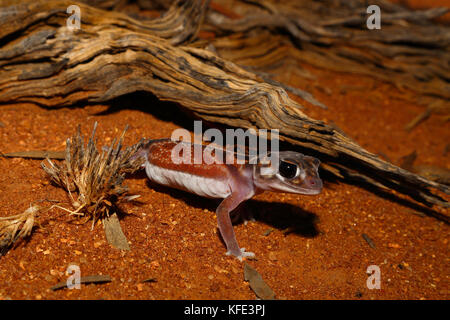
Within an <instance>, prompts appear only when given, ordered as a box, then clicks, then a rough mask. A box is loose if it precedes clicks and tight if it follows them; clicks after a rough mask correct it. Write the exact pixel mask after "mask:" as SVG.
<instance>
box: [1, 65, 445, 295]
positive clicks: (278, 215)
mask: <svg viewBox="0 0 450 320" xmlns="http://www.w3.org/2000/svg"><path fill="white" fill-rule="evenodd" d="M303 67H304V68H305V69H307V70H308V71H309V72H311V73H312V74H314V75H315V76H316V77H317V82H316V83H320V85H321V86H323V87H325V86H326V87H327V88H328V89H329V90H324V89H322V88H321V87H320V86H317V85H315V84H314V83H308V82H306V81H305V80H303V79H299V78H295V75H294V76H292V77H291V78H290V79H288V80H289V83H290V85H292V86H298V87H300V88H305V89H307V90H310V91H311V92H312V93H313V94H314V95H315V96H316V97H317V99H319V100H320V101H322V102H323V103H325V104H326V105H327V106H328V107H329V110H322V109H319V108H317V107H307V109H305V112H306V113H307V114H308V115H310V116H312V117H313V118H319V119H323V120H324V121H326V122H328V123H330V122H331V121H332V122H334V123H335V124H336V125H337V126H339V127H340V128H341V129H343V130H344V131H345V132H346V133H347V134H349V135H350V136H351V137H352V138H354V139H355V140H356V141H357V142H358V143H359V144H360V145H362V146H363V147H364V148H366V149H367V150H369V151H371V152H373V153H376V154H379V155H380V156H381V157H383V158H385V159H388V160H389V161H391V162H393V163H395V164H399V163H400V159H401V157H403V156H405V155H407V154H410V153H411V152H412V151H414V150H416V152H417V155H418V160H417V163H418V164H431V165H436V166H440V167H446V168H447V169H450V161H449V155H450V151H449V150H448V149H449V147H448V143H449V141H450V129H449V125H448V122H444V120H443V118H442V116H440V115H433V116H431V117H430V119H428V120H427V121H425V122H424V123H422V124H420V125H419V126H418V127H417V128H415V129H414V130H412V131H411V132H407V131H405V130H404V129H403V128H404V126H405V125H406V124H407V123H408V122H409V121H410V120H411V119H413V118H414V117H415V116H416V115H417V114H419V113H420V112H422V111H423V110H424V108H423V107H421V106H419V105H414V104H411V103H409V102H406V101H404V100H401V99H399V98H398V96H399V95H398V90H397V89H396V88H394V87H393V86H391V85H389V84H386V83H382V82H380V81H377V80H374V79H371V78H368V77H363V76H357V75H348V74H338V73H331V72H328V71H324V70H320V69H316V68H312V67H309V66H303ZM402 94H403V95H405V94H410V95H412V94H413V93H411V92H403V93H402ZM292 97H293V98H295V97H294V96H292ZM298 101H299V102H300V100H298ZM0 110H1V112H0V122H1V124H2V125H0V137H1V138H0V151H1V152H4V153H6V152H13V151H22V150H63V149H64V146H65V140H66V139H67V138H68V137H70V136H72V134H73V133H74V131H75V128H76V126H77V125H78V124H81V128H82V132H83V133H84V134H85V135H88V134H89V133H90V131H91V129H92V127H93V124H94V122H98V123H99V127H98V130H97V136H98V140H99V146H101V145H105V144H107V143H109V142H111V139H112V138H113V137H115V136H117V135H118V134H119V133H120V132H121V131H122V130H123V128H124V127H125V125H126V124H128V125H129V126H130V128H129V130H128V133H127V135H126V143H127V144H131V143H135V142H137V141H138V140H139V139H140V138H141V137H152V138H162V137H170V135H171V133H172V131H173V130H174V129H177V128H180V127H185V128H191V127H192V125H193V122H192V119H189V118H187V117H186V115H184V114H183V113H181V112H180V111H179V110H178V109H177V106H176V105H174V104H171V103H165V102H158V101H157V100H156V99H155V98H153V97H152V96H151V95H148V94H140V93H138V94H134V95H128V96H126V97H123V98H121V99H118V100H115V101H113V102H112V103H111V104H109V105H82V106H78V107H72V108H60V109H51V110H50V109H45V108H42V107H38V106H35V105H30V104H21V105H4V106H1V107H0ZM40 163H41V161H40V160H28V159H6V158H0V191H1V192H0V216H7V215H12V214H17V213H20V212H23V211H24V210H25V209H27V208H28V206H29V205H30V203H33V202H35V201H37V200H42V199H52V200H59V201H61V202H62V203H65V204H66V205H67V207H69V200H68V195H67V194H66V192H65V191H64V190H62V189H60V188H58V187H56V186H54V185H52V184H50V183H49V180H48V178H47V177H46V174H45V172H44V171H43V170H42V169H41V167H40ZM125 184H126V185H128V186H129V188H130V192H131V193H132V194H140V195H141V198H139V201H138V202H134V203H126V204H123V205H121V209H122V210H123V211H124V212H126V213H127V214H126V215H124V216H123V217H122V218H121V225H122V228H123V231H124V233H125V235H126V237H127V238H128V240H129V242H130V246H131V251H129V252H122V251H120V250H117V249H114V248H112V247H110V245H109V244H108V243H107V242H106V239H105V235H104V231H103V227H102V226H101V225H96V226H95V227H94V229H93V230H91V224H90V223H87V224H84V225H76V224H73V223H71V220H70V218H69V217H68V215H67V214H66V213H64V212H63V211H62V210H58V209H55V210H52V211H50V212H48V213H45V214H43V217H42V218H43V220H44V221H45V222H44V223H43V225H42V227H41V228H37V229H36V230H35V231H34V233H33V235H32V237H30V238H29V239H28V240H27V241H24V242H21V243H20V244H19V245H18V246H17V247H16V248H13V249H12V250H10V251H9V252H8V253H7V254H6V255H5V256H3V257H1V258H0V283H1V286H0V299H67V298H69V299H255V294H254V293H253V292H252V290H251V289H250V288H249V285H248V283H247V282H245V281H244V279H243V264H242V263H241V262H239V261H238V260H237V259H234V258H232V257H228V256H226V255H225V247H224V245H223V243H222V241H221V239H220V236H219V235H218V231H217V224H216V217H215V209H216V207H217V204H218V201H215V200H206V199H203V198H200V197H197V196H195V195H191V194H189V193H185V192H181V191H177V190H172V189H169V188H165V187H161V186H157V185H154V184H152V183H150V182H148V179H146V177H145V175H144V174H142V173H138V174H135V175H132V176H130V177H128V179H127V180H126V182H125ZM244 210H248V211H251V212H253V213H254V214H255V218H256V221H255V222H250V223H248V224H247V225H244V224H242V223H240V224H238V225H236V226H235V231H236V234H237V238H238V241H239V243H240V245H241V246H242V247H245V248H248V249H249V250H251V251H253V252H255V253H256V256H257V260H251V261H247V262H248V263H249V264H250V265H251V266H253V267H254V268H255V269H256V270H257V271H258V272H259V273H260V274H261V276H262V277H263V279H264V280H265V281H266V283H267V284H268V285H269V286H270V287H271V288H272V289H273V290H274V291H275V293H276V297H277V298H278V299H449V297H450V295H449V291H448V290H449V275H450V272H449V271H450V270H449V265H450V264H449V243H448V241H449V231H450V229H449V226H448V225H446V224H445V223H443V222H441V221H439V220H437V219H435V218H433V217H429V216H424V215H423V214H422V213H421V212H419V211H417V210H416V209H415V208H412V207H411V206H408V205H405V203H399V202H398V201H394V200H393V199H387V198H385V197H381V196H380V195H377V194H374V193H373V192H371V191H370V190H366V189H363V188H361V187H359V186H357V185H349V184H344V183H342V182H337V181H330V180H325V186H324V190H323V192H322V193H321V194H320V195H317V196H299V195H292V194H284V193H278V194H275V193H264V194H262V195H259V196H257V197H256V198H254V199H253V200H251V201H248V202H247V204H246V206H245V208H244ZM439 212H440V213H444V214H447V215H448V214H449V212H448V211H447V212H446V211H443V210H440V211H439ZM362 234H366V235H367V236H369V237H370V239H372V241H373V243H374V244H375V248H372V247H370V246H369V244H368V243H367V242H366V240H364V239H363V237H362ZM71 263H75V264H77V265H78V266H79V267H80V270H81V275H82V276H87V275H97V274H103V275H109V276H111V278H112V281H111V282H110V283H107V284H101V285H100V284H99V285H92V284H91V285H82V287H81V289H80V290H67V289H63V290H59V291H52V290H50V287H52V286H53V285H55V284H57V283H58V282H60V281H64V280H65V279H67V275H65V271H66V269H67V267H68V266H69V264H71ZM371 265H376V266H378V267H379V269H380V271H381V275H380V283H381V288H380V289H372V290H370V289H369V288H368V287H367V279H368V275H367V273H366V272H367V268H368V267H369V266H371ZM150 278H151V279H154V281H152V282H145V283H143V282H142V281H143V280H145V279H150Z"/></svg>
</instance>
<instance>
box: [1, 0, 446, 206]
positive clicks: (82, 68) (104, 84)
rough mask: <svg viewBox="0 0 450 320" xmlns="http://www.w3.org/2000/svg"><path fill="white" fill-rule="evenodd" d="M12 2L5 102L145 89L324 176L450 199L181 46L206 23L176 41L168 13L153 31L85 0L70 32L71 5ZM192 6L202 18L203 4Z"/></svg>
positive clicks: (47, 101) (249, 78)
mask: <svg viewBox="0 0 450 320" xmlns="http://www.w3.org/2000/svg"><path fill="white" fill-rule="evenodd" d="M14 3H15V2H14V1H12V0H1V1H0V10H1V11H3V12H5V11H4V10H9V12H10V11H11V10H13V9H16V10H17V11H16V13H15V14H14V15H11V14H6V15H1V16H0V68H1V73H2V77H0V103H12V102H34V103H37V104H40V105H44V106H47V107H56V106H70V105H73V104H75V103H79V102H83V101H90V102H104V101H108V100H111V99H113V98H116V97H118V96H122V95H124V94H127V93H130V92H135V91H147V92H151V93H153V94H155V95H156V96H157V97H158V98H159V99H161V100H168V101H173V102H177V103H179V105H180V106H181V107H182V108H185V109H187V110H190V111H191V112H192V113H193V114H194V115H195V116H197V117H198V118H200V119H204V120H207V121H211V122H215V123H221V124H225V125H229V126H235V127H244V128H255V129H258V128H274V129H279V130H280V139H282V140H284V141H287V142H289V143H291V144H293V145H297V146H300V147H302V148H303V149H304V150H306V152H308V150H309V151H310V152H313V153H314V154H316V155H317V156H319V157H320V158H321V159H323V160H324V162H325V164H324V166H323V168H324V170H327V171H329V172H331V173H333V174H334V175H336V176H339V177H341V178H344V179H359V180H362V181H364V182H365V183H367V184H369V185H372V186H375V187H383V188H385V189H391V190H396V191H398V192H400V193H403V194H407V195H409V196H411V197H412V198H414V199H415V200H417V201H420V202H422V203H425V204H428V205H431V204H436V205H438V206H442V207H449V203H448V202H447V201H445V200H444V199H442V198H441V197H440V196H439V195H438V194H436V193H435V192H434V191H433V192H432V190H433V189H437V190H439V191H441V192H444V193H446V194H450V187H449V186H446V185H442V184H439V183H436V182H433V181H430V180H428V179H425V178H423V177H421V176H418V175H416V174H414V173H411V172H408V171H406V170H403V169H401V168H399V167H396V166H394V165H392V164H390V163H388V162H386V161H383V160H381V159H380V158H378V157H377V156H375V155H374V154H371V153H369V152H367V151H366V150H364V149H363V148H361V147H360V146H359V145H357V144H356V143H355V142H354V141H352V140H351V139H350V138H349V137H347V136H346V135H345V134H343V133H342V132H341V131H340V130H337V129H335V128H333V127H331V126H328V125H326V124H324V123H323V122H322V121H318V120H314V119H311V118H310V117H308V116H307V115H306V114H304V113H303V112H302V111H301V110H300V108H301V106H300V105H299V104H297V103H296V102H294V101H293V100H291V99H290V98H289V97H288V95H287V94H286V92H285V91H284V90H283V89H282V88H280V87H277V86H274V85H271V84H268V83H266V82H264V80H263V79H262V78H261V77H260V76H258V75H257V74H255V73H253V72H251V71H248V70H245V69H244V68H242V67H240V66H238V65H236V64H234V63H232V62H230V61H228V60H225V59H223V58H221V57H219V56H217V55H216V54H214V53H213V52H212V51H210V50H205V49H201V48H197V47H195V46H187V45H183V46H181V45H177V46H175V45H174V44H179V43H180V42H181V41H184V40H188V39H190V38H191V36H192V35H195V33H196V32H197V30H198V24H196V23H200V21H201V18H200V19H198V20H196V21H197V22H196V23H194V24H193V25H197V27H192V28H191V29H190V31H189V32H188V33H189V34H185V35H183V36H182V37H181V38H180V37H179V36H178V35H177V34H176V32H168V31H167V29H169V30H172V29H173V30H179V29H177V28H178V27H177V26H179V25H180V23H174V22H173V21H171V20H170V19H167V17H166V18H164V17H162V18H161V19H159V20H158V19H157V21H158V24H157V25H158V26H159V27H155V23H153V22H151V21H150V22H141V21H137V20H134V19H132V18H130V17H127V16H125V15H123V14H121V13H118V12H110V11H103V10H100V9H95V8H92V7H89V6H87V5H85V4H82V3H80V4H79V6H80V7H81V11H82V21H81V23H82V26H81V29H80V30H77V31H73V32H72V31H70V30H68V29H67V27H66V19H67V14H65V9H66V8H67V6H69V5H71V4H73V2H72V1H65V0H51V1H43V0H41V1H35V0H27V1H23V2H21V4H20V5H15V4H14ZM186 3H188V4H189V6H192V7H195V8H197V10H199V11H201V12H204V11H205V9H204V8H205V7H206V5H207V3H202V2H200V1H187V2H186ZM186 3H185V5H184V6H179V5H177V4H175V6H172V7H171V9H170V10H169V12H170V11H171V10H172V12H171V13H170V15H171V16H172V17H173V19H175V20H177V21H185V17H186V16H189V14H190V12H191V10H190V9H188V7H187V6H188V5H186ZM19 9H20V10H19ZM320 28H323V27H320ZM173 30H172V31H173ZM320 30H322V29H320ZM320 32H322V31H320ZM182 39H184V40H182ZM324 50H325V49H324Z"/></svg>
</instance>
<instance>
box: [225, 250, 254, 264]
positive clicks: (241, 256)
mask: <svg viewBox="0 0 450 320" xmlns="http://www.w3.org/2000/svg"><path fill="white" fill-rule="evenodd" d="M240 251H241V252H239V253H237V254H236V253H233V252H231V251H227V253H226V255H227V256H231V255H233V256H235V257H236V258H238V259H239V261H242V259H244V258H254V257H255V254H254V253H253V252H246V251H245V248H241V249H240Z"/></svg>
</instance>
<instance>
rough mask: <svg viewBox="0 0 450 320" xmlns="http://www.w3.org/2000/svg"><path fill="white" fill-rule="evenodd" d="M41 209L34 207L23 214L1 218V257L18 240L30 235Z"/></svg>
mask: <svg viewBox="0 0 450 320" xmlns="http://www.w3.org/2000/svg"><path fill="white" fill-rule="evenodd" d="M40 209H41V208H40V207H39V206H37V205H33V206H30V207H29V208H28V209H27V210H25V211H24V212H23V213H21V214H17V215H14V216H9V217H0V256H2V255H3V254H4V253H5V252H6V250H7V249H8V248H9V247H10V246H11V245H13V244H14V243H16V241H17V240H19V239H22V238H25V237H26V236H28V235H30V233H31V230H32V229H33V226H34V223H35V219H36V216H37V214H38V212H39V211H40Z"/></svg>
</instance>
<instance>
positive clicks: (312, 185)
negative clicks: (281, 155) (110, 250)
mask: <svg viewBox="0 0 450 320" xmlns="http://www.w3.org/2000/svg"><path fill="white" fill-rule="evenodd" d="M303 184H304V186H305V187H306V188H307V189H310V190H314V191H317V193H320V191H322V188H323V183H322V180H321V179H320V178H319V177H306V178H305V179H304V180H303Z"/></svg>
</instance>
